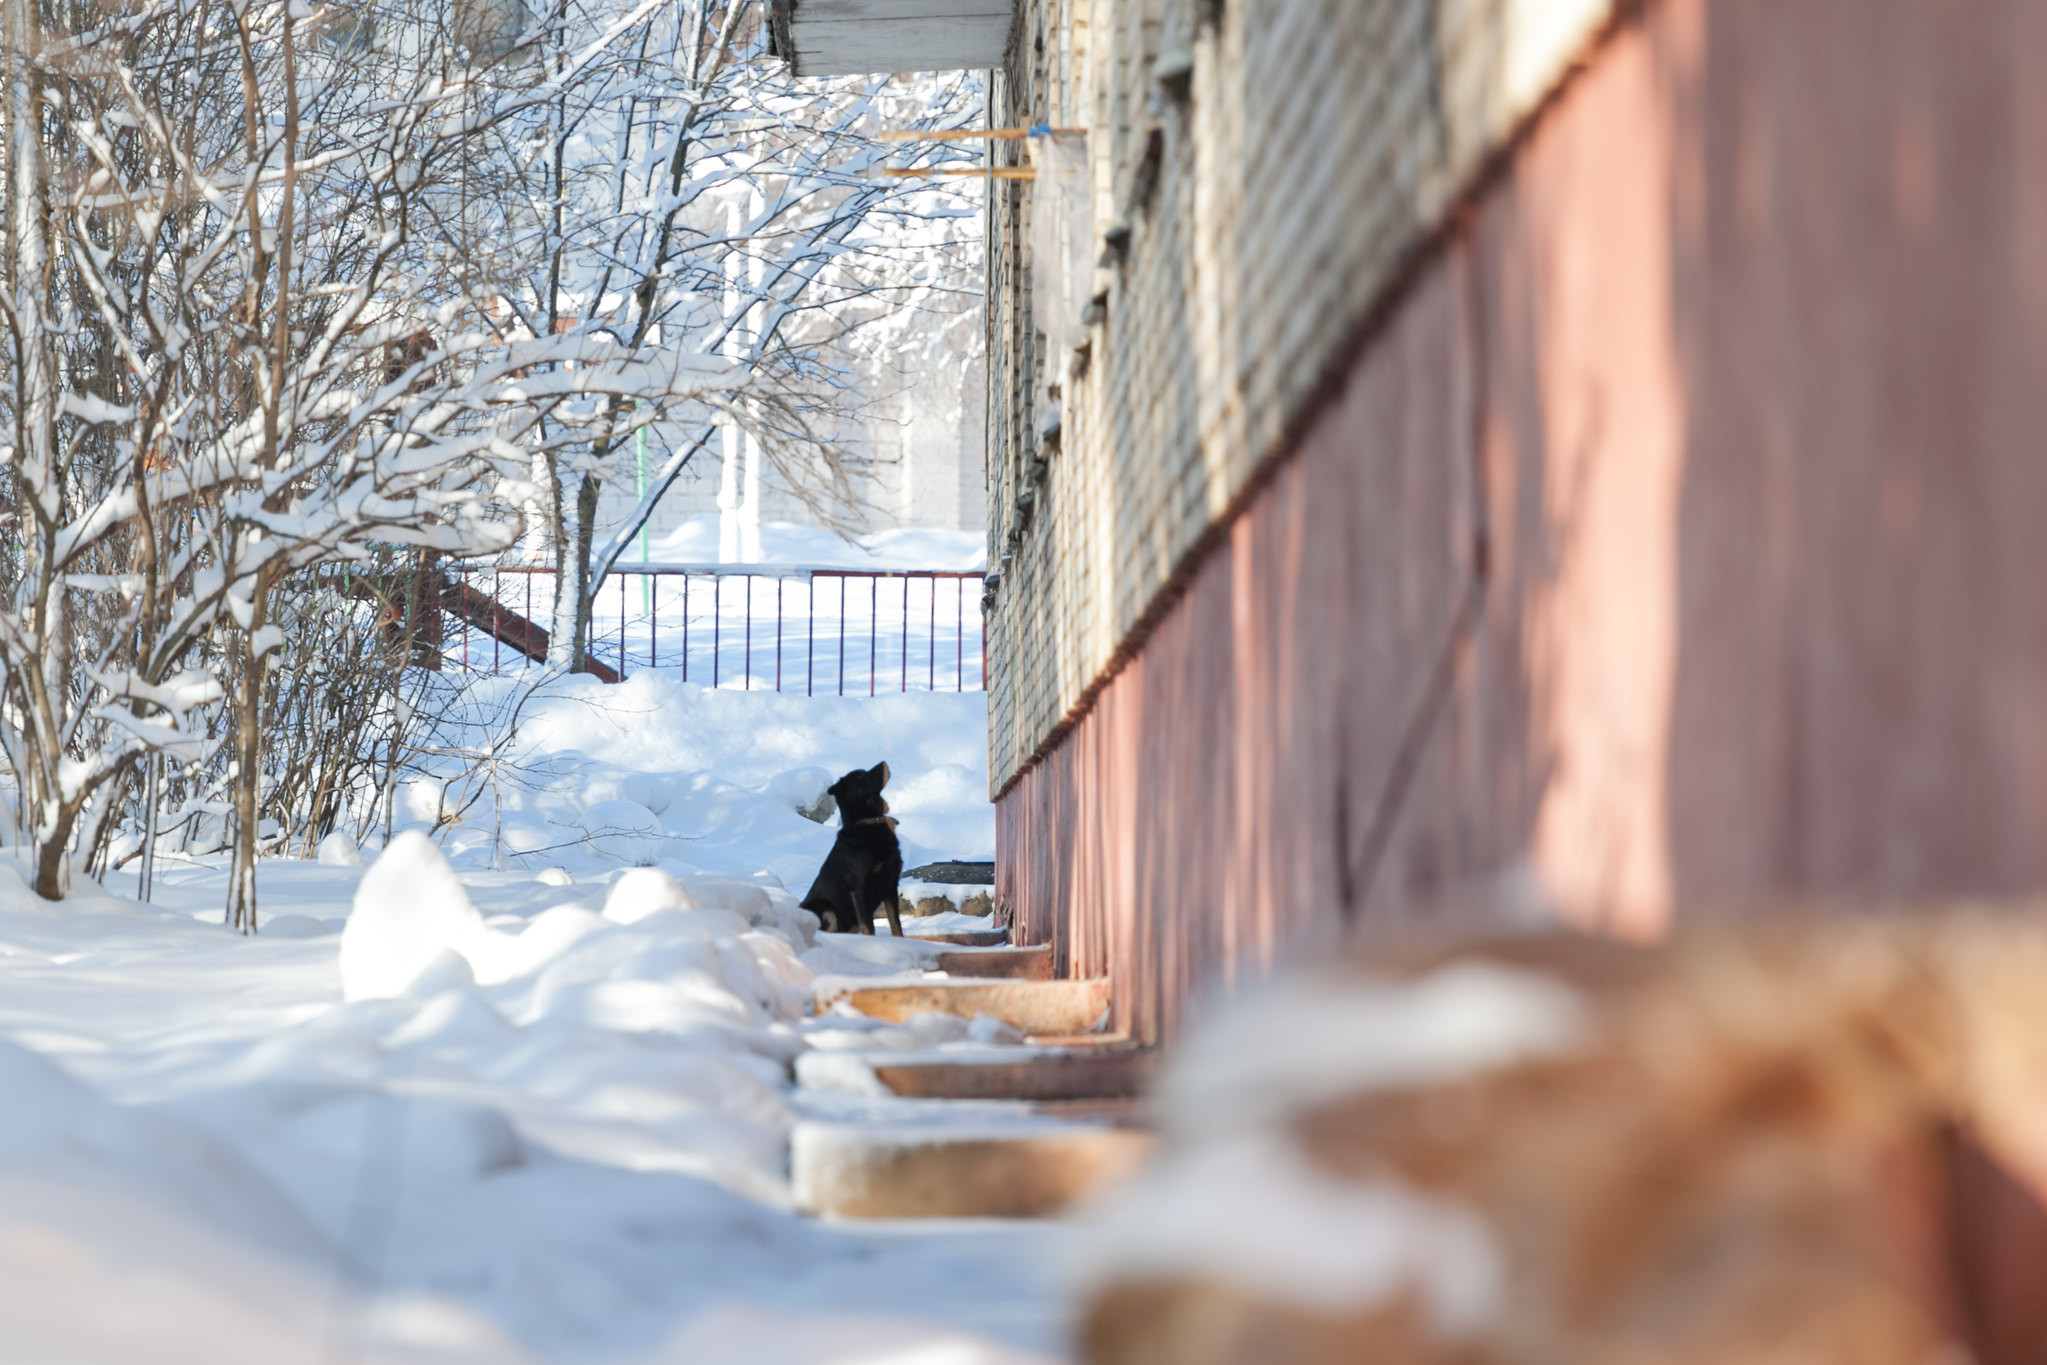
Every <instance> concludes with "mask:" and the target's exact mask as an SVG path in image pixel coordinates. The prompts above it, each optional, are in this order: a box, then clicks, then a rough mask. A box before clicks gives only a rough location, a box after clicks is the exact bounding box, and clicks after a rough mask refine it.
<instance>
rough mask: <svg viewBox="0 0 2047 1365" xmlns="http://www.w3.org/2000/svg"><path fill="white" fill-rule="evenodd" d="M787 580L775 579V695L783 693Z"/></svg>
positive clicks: (778, 577)
mask: <svg viewBox="0 0 2047 1365" xmlns="http://www.w3.org/2000/svg"><path fill="white" fill-rule="evenodd" d="M786 581H787V580H785V579H783V578H782V577H780V576H779V575H778V576H777V577H776V579H775V694H776V695H777V696H780V695H781V692H782V585H783V584H784V583H785V582H786Z"/></svg>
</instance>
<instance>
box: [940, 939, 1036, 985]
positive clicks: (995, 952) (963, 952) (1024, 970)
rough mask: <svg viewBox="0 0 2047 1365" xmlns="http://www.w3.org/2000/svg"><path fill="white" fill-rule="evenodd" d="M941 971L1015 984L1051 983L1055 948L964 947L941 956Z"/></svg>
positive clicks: (948, 973) (952, 974) (953, 974)
mask: <svg viewBox="0 0 2047 1365" xmlns="http://www.w3.org/2000/svg"><path fill="white" fill-rule="evenodd" d="M938 970H939V971H941V972H944V973H946V974H947V975H948V976H971V977H983V978H986V977H1006V978H1008V979H1011V980H1015V981H1050V980H1051V979H1052V945H1051V944H1049V943H1044V944H1039V945H1038V946H1037V947H1034V948H961V949H957V950H955V951H953V952H947V953H940V954H939V955H938Z"/></svg>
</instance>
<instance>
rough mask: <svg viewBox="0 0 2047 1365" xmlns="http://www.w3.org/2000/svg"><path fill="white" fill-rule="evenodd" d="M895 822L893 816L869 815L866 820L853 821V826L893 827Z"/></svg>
mask: <svg viewBox="0 0 2047 1365" xmlns="http://www.w3.org/2000/svg"><path fill="white" fill-rule="evenodd" d="M895 822H896V819H895V817H894V816H893V815H870V816H868V817H867V818H866V819H865V820H855V821H854V822H853V824H854V825H856V826H857V825H893V824H894V823H895Z"/></svg>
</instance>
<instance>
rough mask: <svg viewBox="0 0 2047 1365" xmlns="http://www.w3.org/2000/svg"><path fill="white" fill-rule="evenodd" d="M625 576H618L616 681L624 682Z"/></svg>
mask: <svg viewBox="0 0 2047 1365" xmlns="http://www.w3.org/2000/svg"><path fill="white" fill-rule="evenodd" d="M626 615H627V608H626V604H625V575H624V574H623V573H621V574H620V575H619V576H618V680H619V681H620V682H624V681H625V618H626Z"/></svg>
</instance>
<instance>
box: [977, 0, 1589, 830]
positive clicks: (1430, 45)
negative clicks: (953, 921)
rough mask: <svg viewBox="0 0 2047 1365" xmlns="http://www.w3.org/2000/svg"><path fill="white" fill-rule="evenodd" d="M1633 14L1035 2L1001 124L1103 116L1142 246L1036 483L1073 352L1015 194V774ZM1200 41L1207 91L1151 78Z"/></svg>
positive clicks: (1445, 6) (1007, 287)
mask: <svg viewBox="0 0 2047 1365" xmlns="http://www.w3.org/2000/svg"><path fill="white" fill-rule="evenodd" d="M1611 4H1612V0H1222V3H1220V4H1217V3H1215V0H1022V7H1023V13H1022V15H1021V20H1020V26H1019V29H1018V35H1019V40H1018V42H1017V43H1016V45H1015V47H1014V48H1013V50H1012V53H1011V58H1010V65H1009V67H1008V68H1007V70H1006V71H1004V72H1002V73H1000V75H999V76H998V79H997V81H996V83H995V90H994V97H995V101H996V108H995V110H994V118H995V119H996V121H997V122H998V123H1004V124H1016V123H1050V124H1053V125H1058V126H1073V125H1078V126H1086V127H1088V128H1089V129H1090V130H1091V138H1090V154H1091V155H1092V156H1093V157H1094V158H1095V184H1096V186H1097V191H1098V192H1097V195H1096V204H1097V210H1096V215H1095V218H1096V221H1095V232H1096V236H1097V240H1099V239H1100V237H1101V234H1102V232H1103V231H1104V230H1106V229H1107V228H1108V227H1109V226H1110V225H1111V224H1112V223H1121V224H1125V225H1127V226H1128V227H1129V229H1130V233H1131V235H1130V243H1129V248H1128V252H1127V254H1126V256H1125V258H1124V260H1123V262H1122V263H1121V264H1120V265H1119V266H1116V267H1114V268H1112V269H1110V270H1106V271H1104V272H1102V281H1103V283H1105V284H1106V286H1107V311H1106V316H1105V317H1104V319H1103V320H1102V321H1101V322H1100V323H1098V324H1097V325H1096V326H1095V327H1094V328H1093V332H1092V340H1091V343H1090V346H1089V353H1088V361H1087V365H1086V371H1085V374H1084V375H1083V376H1082V377H1081V378H1079V379H1077V380H1069V381H1068V383H1067V389H1068V391H1067V392H1066V393H1065V395H1064V401H1063V404H1062V407H1063V433H1062V439H1061V442H1060V445H1059V448H1058V450H1057V451H1056V453H1054V454H1052V456H1051V457H1050V459H1049V461H1047V463H1046V464H1045V466H1044V467H1043V470H1042V473H1036V474H1034V472H1033V461H1034V458H1035V457H1036V456H1037V455H1038V454H1039V453H1040V452H1039V450H1038V449H1037V445H1036V440H1035V431H1036V425H1037V424H1036V419H1035V416H1034V409H1035V406H1036V403H1037V400H1038V396H1039V393H1040V391H1041V385H1042V382H1043V380H1044V379H1045V378H1046V377H1047V374H1046V372H1047V371H1049V375H1050V377H1054V378H1056V377H1058V376H1060V375H1061V374H1062V373H1063V372H1064V371H1065V369H1066V367H1067V364H1068V361H1069V357H1068V356H1066V355H1056V356H1053V355H1040V354H1039V344H1038V340H1037V338H1036V336H1035V328H1033V326H1032V325H1031V318H1030V300H1029V270H1030V262H1029V259H1028V257H1029V240H1030V234H1029V208H1028V199H1029V194H1030V189H1029V185H1028V182H1013V181H1012V182H997V183H998V184H999V185H1000V186H1001V188H999V189H998V191H997V193H996V194H995V195H994V196H992V202H991V206H990V215H989V243H988V250H989V262H990V271H989V286H990V287H989V301H990V313H989V329H990V333H989V341H990V355H991V357H992V360H991V365H992V368H993V374H992V376H991V379H992V382H991V385H990V390H989V393H990V401H989V409H988V413H987V419H988V435H989V524H990V543H991V546H992V547H993V559H994V560H995V566H996V567H997V568H998V570H999V571H1000V573H1001V575H1002V581H1001V587H1000V589H999V590H998V594H997V601H996V608H995V611H994V613H993V614H992V616H991V619H990V623H989V634H990V649H991V671H990V696H989V713H990V714H989V719H990V728H991V734H990V744H991V746H992V750H993V754H992V757H993V761H992V763H991V765H990V772H991V775H992V778H993V781H994V784H995V786H996V787H997V788H998V789H999V788H1000V787H1001V786H1003V785H1004V784H1005V783H1006V782H1007V780H1008V779H1009V778H1010V777H1011V776H1012V775H1014V774H1015V773H1016V772H1017V771H1018V770H1019V769H1020V768H1021V767H1022V766H1023V765H1024V764H1025V763H1026V762H1028V761H1029V759H1030V757H1031V755H1032V754H1033V753H1034V752H1035V751H1036V750H1037V749H1038V748H1039V747H1040V746H1041V745H1042V744H1043V743H1044V742H1045V740H1046V739H1047V738H1048V737H1049V736H1050V735H1051V734H1052V733H1053V732H1054V730H1055V729H1056V728H1057V727H1058V725H1059V723H1060V722H1061V720H1062V719H1064V718H1065V717H1067V716H1068V715H1069V714H1070V713H1071V712H1072V711H1073V710H1074V709H1075V708H1076V707H1077V706H1078V705H1079V704H1080V703H1081V701H1082V700H1083V698H1084V696H1085V694H1086V692H1087V690H1088V688H1089V687H1090V685H1091V684H1093V683H1094V682H1096V681H1097V680H1098V679H1100V678H1101V677H1102V676H1103V675H1104V672H1105V670H1106V669H1107V668H1109V667H1110V665H1111V664H1112V662H1113V661H1114V659H1115V656H1116V652H1117V649H1118V648H1119V646H1120V645H1121V644H1122V643H1123V642H1124V641H1125V640H1126V639H1127V638H1128V637H1129V635H1130V633H1131V631H1132V629H1133V627H1134V626H1135V625H1136V624H1137V623H1138V621H1139V620H1140V619H1141V618H1142V617H1143V615H1144V613H1145V612H1146V610H1147V609H1148V608H1150V607H1151V605H1152V604H1153V603H1154V601H1155V600H1156V599H1157V598H1158V596H1159V594H1160V593H1161V591H1162V590H1163V589H1164V588H1165V587H1166V586H1167V584H1168V581H1169V579H1170V578H1171V576H1172V574H1173V572H1174V571H1175V569H1176V568H1177V567H1178V566H1179V564H1180V563H1181V562H1182V560H1183V559H1184V558H1185V557H1186V556H1187V555H1188V553H1189V552H1190V551H1191V550H1192V549H1193V548H1194V546H1195V545H1196V543H1197V542H1198V541H1199V540H1200V538H1201V536H1202V534H1203V532H1204V531H1206V530H1207V529H1208V528H1209V526H1210V525H1211V524H1212V523H1213V522H1214V520H1215V519H1216V517H1217V516H1218V515H1219V514H1220V513H1222V512H1223V510H1224V509H1225V508H1227V507H1228V506H1229V505H1230V503H1231V501H1232V499H1233V498H1234V497H1235V496H1236V495H1237V494H1238V493H1239V492H1241V491H1242V489H1243V488H1244V487H1245V486H1246V483H1247V481H1248V480H1249V479H1250V477H1251V476H1252V474H1253V472H1254V471H1255V470H1256V468H1257V467H1258V465H1259V463H1260V461H1261V460H1262V459H1264V458H1265V457H1267V456H1268V455H1270V454H1271V453H1272V452H1273V451H1274V450H1275V449H1276V448H1277V446H1278V444H1279V443H1280V441H1281V439H1282V437H1283V434H1284V433H1285V431H1286V429H1287V426H1288V423H1289V421H1290V419H1291V418H1292V417H1293V415H1294V414H1295V413H1296V412H1297V411H1298V410H1299V409H1300V407H1301V405H1302V403H1303V402H1304V400H1305V399H1306V398H1307V397H1308V396H1309V394H1310V393H1311V392H1312V391H1313V389H1314V388H1315V386H1316V385H1317V384H1318V383H1319V382H1321V380H1322V378H1323V375H1324V373H1325V371H1326V370H1327V369H1328V367H1329V366H1330V365H1331V364H1332V362H1333V361H1334V360H1335V358H1336V357H1337V355H1338V353H1339V352H1340V350H1341V348H1342V347H1343V345H1344V343H1345V341H1346V339H1347V337H1348V336H1349V335H1350V333H1351V331H1352V329H1353V328H1354V327H1355V326H1356V325H1357V323H1358V320H1359V319H1360V318H1361V317H1362V315H1363V314H1364V312H1365V310H1366V309H1367V308H1368V307H1369V306H1370V304H1371V303H1372V301H1373V299H1374V298H1376V297H1377V296H1378V295H1379V294H1380V293H1381V291H1383V290H1384V289H1385V288H1386V287H1387V286H1388V285H1389V283H1390V282H1391V280H1392V279H1393V277H1394V275H1395V273H1396V271H1397V270H1398V268H1399V265H1400V263H1401V261H1402V259H1403V257H1404V256H1405V255H1406V253H1408V252H1409V251H1410V250H1411V249H1412V248H1413V247H1414V246H1415V245H1416V244H1417V243H1418V242H1419V241H1420V240H1421V239H1422V238H1423V236H1424V235H1425V234H1426V233H1427V232H1428V231H1429V230H1430V229H1431V228H1432V227H1433V226H1434V225H1435V224H1436V222H1437V220H1438V219H1439V218H1440V216H1441V214H1442V213H1443V211H1444V210H1445V208H1446V206H1447V205H1448V204H1449V203H1450V202H1451V200H1452V198H1453V197H1454V195H1455V193H1456V192H1457V191H1458V189H1459V188H1461V186H1463V185H1464V184H1465V183H1467V182H1468V181H1469V179H1470V177H1471V176H1472V175H1473V174H1474V173H1475V171H1476V170H1477V169H1478V168H1479V166H1480V165H1481V164H1482V162H1483V160H1484V158H1485V156H1486V155H1487V154H1488V152H1490V150H1491V149H1492V148H1493V147H1495V146H1497V145H1498V144H1499V142H1500V141H1501V140H1502V139H1503V138H1504V137H1506V136H1507V135H1509V134H1510V133H1511V132H1512V130H1513V128H1514V127H1515V126H1516V125H1517V124H1518V123H1519V121H1520V120H1521V119H1522V118H1523V117H1525V116H1526V115H1527V114H1528V113H1529V112H1530V111H1531V110H1532V109H1533V108H1534V107H1535V106H1536V105H1537V104H1538V103H1539V102H1540V100H1541V98H1542V97H1543V95H1544V94H1546V93H1547V91H1548V90H1549V89H1551V88H1552V87H1553V86H1554V85H1555V83H1556V81H1557V80H1558V79H1559V78H1560V77H1561V75H1562V74H1563V73H1564V71H1565V69H1566V68H1567V67H1568V65H1569V63H1570V62H1571V61H1572V60H1573V59H1574V58H1575V57H1576V56H1577V54H1578V53H1580V52H1581V51H1582V50H1583V49H1584V46H1585V44H1586V43H1587V42H1588V41H1589V40H1590V39H1591V37H1592V36H1593V35H1594V34H1595V33H1596V32H1597V31H1598V30H1599V28H1600V27H1601V26H1602V24H1603V23H1604V22H1605V21H1606V19H1607V18H1608V15H1609V12H1610V8H1611ZM1218 11H1219V14H1220V18H1219V22H1215V23H1209V22H1207V18H1208V17H1209V16H1213V15H1215V14H1216V13H1217V12H1218ZM1178 48H1188V49H1191V51H1192V53H1193V55H1194V74H1193V78H1192V86H1191V98H1189V99H1188V100H1187V101H1186V102H1185V103H1184V104H1182V103H1180V102H1178V101H1176V100H1174V99H1172V98H1170V97H1169V96H1168V95H1167V94H1166V92H1164V91H1163V90H1162V89H1161V88H1160V87H1159V86H1158V85H1157V84H1156V82H1155V81H1154V79H1153V72H1154V70H1155V60H1156V58H1157V57H1158V56H1159V55H1160V52H1161V51H1162V50H1173V49H1178ZM1154 134H1156V136H1157V139H1158V145H1159V148H1160V155H1159V157H1158V161H1157V166H1156V179H1155V182H1154V187H1153V190H1152V192H1151V194H1150V196H1149V199H1148V201H1147V202H1145V203H1142V204H1140V203H1138V202H1137V201H1136V197H1135V196H1136V187H1137V183H1138V180H1139V176H1140V166H1141V164H1142V162H1143V160H1144V157H1145V152H1146V147H1147V144H1148V143H1149V142H1150V141H1151V139H1152V137H1153V135H1154ZM998 148H999V150H998V153H997V155H998V156H1002V157H1007V158H1014V157H1015V156H1017V154H1018V153H1017V148H1016V145H1015V144H998ZM1026 495H1027V496H1028V498H1029V508H1028V511H1025V510H1022V509H1021V508H1020V505H1019V504H1020V500H1021V499H1023V498H1024V497H1025V496H1026ZM1005 556H1007V562H1006V563H1005V562H1003V560H1004V558H1005Z"/></svg>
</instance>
